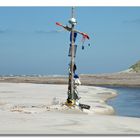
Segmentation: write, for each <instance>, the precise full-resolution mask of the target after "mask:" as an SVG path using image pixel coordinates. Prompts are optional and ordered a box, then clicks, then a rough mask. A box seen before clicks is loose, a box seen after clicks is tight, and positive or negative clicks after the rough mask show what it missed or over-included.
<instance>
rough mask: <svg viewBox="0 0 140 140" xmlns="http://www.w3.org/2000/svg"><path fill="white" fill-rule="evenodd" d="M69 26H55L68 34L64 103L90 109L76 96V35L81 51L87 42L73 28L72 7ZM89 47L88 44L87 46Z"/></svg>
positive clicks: (85, 36)
mask: <svg viewBox="0 0 140 140" xmlns="http://www.w3.org/2000/svg"><path fill="white" fill-rule="evenodd" d="M69 24H70V26H65V25H62V24H61V23H59V22H56V25H58V26H60V27H62V28H63V29H65V30H66V31H68V32H70V47H69V54H68V56H69V57H70V64H69V79H68V98H67V101H66V105H67V106H70V107H71V106H79V107H80V108H85V109H90V106H89V105H85V104H81V103H79V99H80V97H79V96H78V90H77V86H79V85H80V84H81V82H80V80H79V76H78V75H77V74H76V72H75V71H76V69H77V66H76V64H75V57H76V50H77V45H75V41H76V37H77V35H78V34H80V35H82V40H81V42H82V49H84V42H85V40H89V39H90V38H89V36H88V34H86V33H84V32H81V31H78V30H75V29H74V27H75V26H76V24H77V21H76V19H75V18H74V7H72V16H71V18H70V19H69ZM88 45H89V46H90V44H88Z"/></svg>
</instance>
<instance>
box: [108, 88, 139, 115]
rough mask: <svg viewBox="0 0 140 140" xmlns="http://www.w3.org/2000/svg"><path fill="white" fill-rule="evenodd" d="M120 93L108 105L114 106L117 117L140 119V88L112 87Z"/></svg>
mask: <svg viewBox="0 0 140 140" xmlns="http://www.w3.org/2000/svg"><path fill="white" fill-rule="evenodd" d="M111 89H115V90H117V91H118V96H117V97H115V98H113V99H110V100H109V101H108V104H109V105H111V106H113V107H114V109H115V111H116V115H119V116H129V117H139V118H140V88H132V87H131V88H129V87H111Z"/></svg>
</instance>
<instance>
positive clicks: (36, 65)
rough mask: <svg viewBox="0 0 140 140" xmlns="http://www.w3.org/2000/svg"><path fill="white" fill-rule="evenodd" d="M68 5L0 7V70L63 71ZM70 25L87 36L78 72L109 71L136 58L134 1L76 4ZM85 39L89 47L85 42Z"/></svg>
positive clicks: (139, 50) (138, 17)
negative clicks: (127, 4)
mask: <svg viewBox="0 0 140 140" xmlns="http://www.w3.org/2000/svg"><path fill="white" fill-rule="evenodd" d="M70 17H71V7H68V6H66V7H0V75H10V74H14V75H24V74H25V75H27V74H29V75H31V74H40V75H53V74H60V75H67V74H68V65H69V62H70V57H68V51H69V43H70V40H69V36H70V35H69V32H67V31H64V30H63V29H62V28H60V27H58V26H56V25H55V23H56V22H60V23H63V24H64V25H69V23H68V20H69V19H70ZM75 17H76V19H77V25H76V27H75V28H76V29H78V30H80V31H83V32H86V33H88V35H89V36H90V40H89V41H86V42H85V49H84V50H82V49H81V46H82V45H81V44H82V43H81V40H82V37H81V36H80V35H78V37H77V40H76V42H75V43H76V44H77V45H78V47H77V53H76V58H75V63H76V65H77V73H78V74H97V73H113V72H118V71H123V70H126V69H128V68H129V67H130V66H131V65H132V64H134V63H136V62H137V61H138V60H140V7H76V8H75ZM88 43H90V47H89V46H88V45H87V44H88Z"/></svg>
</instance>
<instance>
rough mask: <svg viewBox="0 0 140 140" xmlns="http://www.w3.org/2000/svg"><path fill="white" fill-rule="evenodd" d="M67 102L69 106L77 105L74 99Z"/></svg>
mask: <svg viewBox="0 0 140 140" xmlns="http://www.w3.org/2000/svg"><path fill="white" fill-rule="evenodd" d="M65 104H66V105H67V106H69V107H72V106H74V105H75V100H74V99H67V101H66V103H65Z"/></svg>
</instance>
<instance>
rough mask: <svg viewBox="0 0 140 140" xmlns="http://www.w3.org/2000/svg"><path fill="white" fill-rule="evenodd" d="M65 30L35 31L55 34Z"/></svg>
mask: <svg viewBox="0 0 140 140" xmlns="http://www.w3.org/2000/svg"><path fill="white" fill-rule="evenodd" d="M62 31H63V30H50V31H46V30H37V31H35V32H36V33H38V34H54V33H60V32H62Z"/></svg>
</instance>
